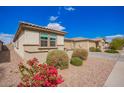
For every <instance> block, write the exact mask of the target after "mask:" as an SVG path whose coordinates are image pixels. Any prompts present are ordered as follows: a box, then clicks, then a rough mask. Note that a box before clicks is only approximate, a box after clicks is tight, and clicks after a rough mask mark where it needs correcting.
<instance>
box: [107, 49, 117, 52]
mask: <svg viewBox="0 0 124 93" xmlns="http://www.w3.org/2000/svg"><path fill="white" fill-rule="evenodd" d="M105 52H107V53H119V52H118V51H117V50H114V49H109V50H105Z"/></svg>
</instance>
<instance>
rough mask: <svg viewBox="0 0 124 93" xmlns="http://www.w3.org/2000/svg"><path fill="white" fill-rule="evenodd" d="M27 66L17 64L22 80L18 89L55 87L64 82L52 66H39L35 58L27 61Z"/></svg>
mask: <svg viewBox="0 0 124 93" xmlns="http://www.w3.org/2000/svg"><path fill="white" fill-rule="evenodd" d="M27 64H28V65H29V66H28V67H27V66H25V65H24V64H23V63H20V64H19V71H20V72H21V76H22V78H21V82H20V83H19V84H18V87H56V86H57V85H58V84H61V83H62V82H64V80H63V79H62V77H61V75H58V71H57V69H56V68H55V67H54V66H49V65H47V64H39V62H38V60H37V59H36V58H34V59H32V60H29V61H28V62H27Z"/></svg>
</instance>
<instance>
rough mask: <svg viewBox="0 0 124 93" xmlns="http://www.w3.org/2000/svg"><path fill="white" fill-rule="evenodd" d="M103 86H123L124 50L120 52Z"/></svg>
mask: <svg viewBox="0 0 124 93" xmlns="http://www.w3.org/2000/svg"><path fill="white" fill-rule="evenodd" d="M104 86H105V87H124V51H122V53H121V54H120V57H119V59H118V61H117V63H116V65H115V67H114V69H113V70H112V72H111V74H110V75H109V77H108V79H107V81H106V83H105V85H104Z"/></svg>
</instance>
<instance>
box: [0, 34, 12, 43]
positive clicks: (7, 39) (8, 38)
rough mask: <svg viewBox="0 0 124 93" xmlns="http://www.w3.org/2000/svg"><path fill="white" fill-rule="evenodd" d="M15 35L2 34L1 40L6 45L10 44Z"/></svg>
mask: <svg viewBox="0 0 124 93" xmlns="http://www.w3.org/2000/svg"><path fill="white" fill-rule="evenodd" d="M13 37H14V35H13V34H7V33H0V40H2V41H3V42H4V43H5V44H8V43H10V42H11V41H12V39H13Z"/></svg>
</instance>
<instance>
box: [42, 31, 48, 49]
mask: <svg viewBox="0 0 124 93" xmlns="http://www.w3.org/2000/svg"><path fill="white" fill-rule="evenodd" d="M40 40H41V47H47V46H48V34H47V33H41V34H40Z"/></svg>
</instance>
